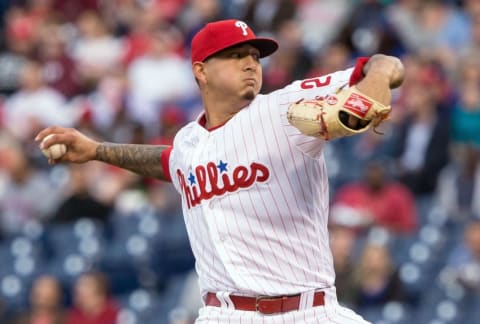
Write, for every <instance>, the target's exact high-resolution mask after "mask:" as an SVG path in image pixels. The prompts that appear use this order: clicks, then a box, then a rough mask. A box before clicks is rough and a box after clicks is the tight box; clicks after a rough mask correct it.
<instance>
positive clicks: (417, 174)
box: [393, 77, 450, 195]
mask: <svg viewBox="0 0 480 324" xmlns="http://www.w3.org/2000/svg"><path fill="white" fill-rule="evenodd" d="M412 81H413V82H414V83H413V84H410V85H409V87H410V88H409V91H408V93H405V94H404V96H405V98H404V109H406V116H405V117H404V119H403V120H401V122H400V124H399V125H398V126H397V129H396V130H395V134H396V136H395V137H396V139H395V140H394V143H393V157H394V158H395V159H396V164H397V165H396V168H395V169H396V172H397V174H396V176H397V177H398V179H399V180H400V181H401V182H403V183H404V184H405V185H406V186H407V187H408V188H410V190H412V191H413V193H414V194H416V195H431V194H432V193H433V192H434V190H435V186H436V183H437V178H438V174H439V173H440V171H441V170H442V168H443V167H444V166H445V165H446V164H447V163H448V145H446V143H448V142H449V139H450V135H449V133H450V127H449V122H448V118H449V117H448V114H447V113H446V112H445V111H443V110H442V109H444V108H443V107H442V105H441V102H440V101H439V97H438V96H439V94H438V92H437V91H438V89H437V88H436V87H437V85H436V84H435V82H436V78H429V77H425V78H423V79H420V80H416V81H415V80H412Z"/></svg>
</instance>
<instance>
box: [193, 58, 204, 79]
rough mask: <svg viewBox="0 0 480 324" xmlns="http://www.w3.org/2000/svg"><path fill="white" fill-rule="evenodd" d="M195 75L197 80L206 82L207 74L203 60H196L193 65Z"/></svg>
mask: <svg viewBox="0 0 480 324" xmlns="http://www.w3.org/2000/svg"><path fill="white" fill-rule="evenodd" d="M192 71H193V76H194V77H195V80H197V82H199V83H205V82H206V75H205V64H204V63H203V62H195V63H193V66H192Z"/></svg>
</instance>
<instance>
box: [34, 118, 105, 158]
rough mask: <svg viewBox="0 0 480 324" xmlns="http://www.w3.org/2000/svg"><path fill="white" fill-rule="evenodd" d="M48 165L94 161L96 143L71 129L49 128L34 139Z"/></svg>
mask: <svg viewBox="0 0 480 324" xmlns="http://www.w3.org/2000/svg"><path fill="white" fill-rule="evenodd" d="M35 141H37V142H38V143H39V147H40V149H41V150H42V152H44V154H45V155H46V156H47V158H48V159H49V163H51V164H55V163H59V162H74V163H84V162H87V161H90V160H93V159H95V155H96V148H97V146H98V145H99V143H98V142H96V141H94V140H93V139H91V138H89V137H87V136H85V135H84V134H82V133H80V132H79V131H77V130H75V129H72V128H63V127H49V128H46V129H44V130H42V131H41V132H40V133H38V135H37V136H36V137H35Z"/></svg>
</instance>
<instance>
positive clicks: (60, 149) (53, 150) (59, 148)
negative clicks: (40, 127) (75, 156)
mask: <svg viewBox="0 0 480 324" xmlns="http://www.w3.org/2000/svg"><path fill="white" fill-rule="evenodd" d="M52 135H53V134H50V135H47V136H46V137H45V138H44V139H43V141H42V143H43V142H45V141H46V140H47V139H48V138H50V136H52ZM66 152H67V146H66V145H65V144H53V145H51V146H50V147H49V148H47V149H42V153H43V155H45V156H46V157H47V158H49V159H52V160H56V159H59V158H61V157H62V155H64V154H65V153H66Z"/></svg>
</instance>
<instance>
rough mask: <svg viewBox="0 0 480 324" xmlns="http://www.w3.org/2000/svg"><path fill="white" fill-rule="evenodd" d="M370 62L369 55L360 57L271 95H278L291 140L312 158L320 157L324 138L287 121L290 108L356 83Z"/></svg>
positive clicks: (283, 119) (286, 129) (285, 126)
mask: <svg viewBox="0 0 480 324" xmlns="http://www.w3.org/2000/svg"><path fill="white" fill-rule="evenodd" d="M367 61H368V59H366V58H360V59H358V60H357V64H356V65H355V67H351V68H349V69H346V70H343V71H338V72H335V73H331V74H327V75H324V76H319V77H316V78H311V79H305V80H299V81H295V82H293V83H291V84H290V85H288V86H287V87H285V88H283V89H280V90H277V91H275V92H273V93H271V94H270V95H273V96H276V97H277V98H278V106H279V107H280V110H281V115H282V121H283V124H284V128H285V131H286V133H287V135H288V138H289V140H290V141H291V142H292V143H293V144H294V146H296V147H297V148H298V149H299V150H301V151H302V152H303V153H305V154H306V155H308V156H309V157H311V158H318V157H319V156H320V154H321V151H322V147H323V143H324V141H323V140H322V139H320V138H317V137H312V136H305V135H304V134H302V133H301V132H300V131H299V130H298V129H297V128H296V127H294V126H292V125H291V124H290V123H289V122H288V120H287V110H288V107H289V106H290V105H291V104H292V103H294V102H297V101H299V100H302V99H304V100H312V99H320V98H323V97H325V96H327V95H329V94H332V93H334V92H335V91H337V90H338V89H339V88H340V87H345V86H346V87H348V86H351V85H353V84H356V83H357V82H358V81H360V80H361V78H362V77H363V74H362V69H363V66H364V65H365V63H366V62H367Z"/></svg>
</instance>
